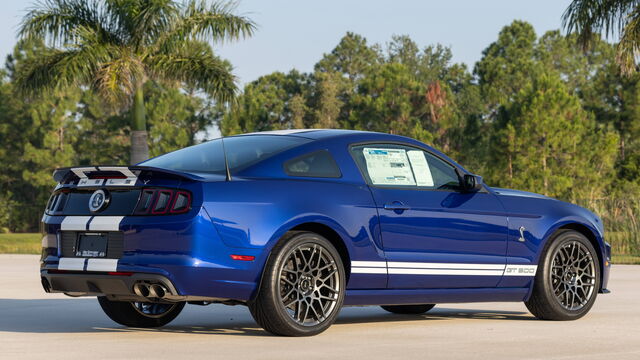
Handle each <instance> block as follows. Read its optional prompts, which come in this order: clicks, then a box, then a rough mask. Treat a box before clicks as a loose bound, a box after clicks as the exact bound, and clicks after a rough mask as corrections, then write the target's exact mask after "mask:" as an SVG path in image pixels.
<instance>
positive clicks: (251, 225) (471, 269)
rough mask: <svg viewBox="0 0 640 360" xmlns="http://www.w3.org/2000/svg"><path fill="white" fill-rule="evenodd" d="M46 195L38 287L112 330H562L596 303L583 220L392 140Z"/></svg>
mask: <svg viewBox="0 0 640 360" xmlns="http://www.w3.org/2000/svg"><path fill="white" fill-rule="evenodd" d="M54 178H55V180H56V181H57V182H58V185H57V186H56V188H55V190H54V191H53V194H52V196H51V199H50V201H49V203H48V204H47V208H46V210H45V214H44V216H43V218H42V222H43V233H44V237H43V255H42V263H41V278H42V285H43V287H44V289H45V291H47V292H63V293H66V294H68V295H71V296H98V301H99V303H100V305H101V307H102V309H103V310H104V311H105V313H106V314H107V315H108V316H109V317H110V318H111V319H113V320H114V321H116V322H118V323H120V324H123V325H126V326H134V327H153V326H162V325H165V324H167V323H168V322H170V321H171V320H173V319H174V318H175V317H176V316H177V315H178V314H179V313H180V311H181V310H182V308H183V307H184V306H185V304H187V303H188V304H199V305H204V304H208V303H223V304H230V305H234V304H244V305H247V306H248V308H249V310H250V311H251V314H252V315H253V317H254V318H255V320H256V321H257V322H258V324H259V325H261V326H262V327H263V328H264V329H266V330H267V331H269V332H271V333H274V334H280V335H289V336H302V335H313V334H317V333H319V332H321V331H323V330H325V329H326V328H328V327H329V326H330V325H331V324H332V323H333V321H334V320H335V319H336V317H337V315H338V313H339V311H340V309H341V307H342V306H343V305H381V306H382V307H383V308H384V309H385V310H387V311H390V312H393V313H402V314H418V313H424V312H426V311H429V310H430V309H431V308H433V306H434V304H436V303H451V302H476V301H524V302H525V304H526V305H527V307H528V308H529V310H530V311H531V312H532V313H533V314H534V315H535V316H536V317H538V318H540V319H551V320H572V319H577V318H580V317H582V316H583V315H585V314H586V313H587V312H588V311H589V309H590V308H591V307H592V305H593V303H594V301H595V299H596V295H597V294H598V293H599V292H600V293H602V292H607V290H606V285H607V280H608V277H609V269H610V263H609V261H610V259H609V257H610V246H609V245H608V244H607V243H606V242H605V241H604V239H603V226H602V221H601V220H600V218H598V216H596V215H594V214H593V213H591V212H590V211H588V210H585V209H583V208H581V207H578V206H576V205H572V204H569V203H565V202H562V201H558V200H555V199H551V198H548V197H545V196H542V195H537V194H533V193H528V192H523V191H515V190H507V189H497V188H492V187H489V186H487V185H485V184H483V183H482V179H481V177H479V176H476V175H473V174H471V173H469V172H468V171H466V170H465V169H464V168H463V167H461V166H460V165H458V164H457V163H456V162H454V161H453V160H451V159H450V158H448V157H447V156H446V155H444V154H442V153H440V152H439V151H437V150H435V149H433V148H431V147H430V146H427V145H425V144H423V143H421V142H418V141H416V140H413V139H409V138H406V137H402V136H395V135H389V134H380V133H371V132H358V131H346V130H290V131H275V132H263V133H254V134H245V135H239V136H232V137H226V138H223V139H217V140H212V141H209V142H206V143H203V144H200V145H196V146H192V147H188V148H185V149H182V150H178V151H175V152H172V153H168V154H165V155H162V156H159V157H156V158H153V159H150V160H147V161H144V162H142V163H140V164H138V165H136V166H131V167H118V166H88V167H76V168H64V169H58V170H56V171H55V172H54Z"/></svg>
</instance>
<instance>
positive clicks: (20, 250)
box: [0, 233, 42, 254]
mask: <svg viewBox="0 0 640 360" xmlns="http://www.w3.org/2000/svg"><path fill="white" fill-rule="evenodd" d="M41 249H42V235H40V234H38V233H23V234H0V254H40V252H41Z"/></svg>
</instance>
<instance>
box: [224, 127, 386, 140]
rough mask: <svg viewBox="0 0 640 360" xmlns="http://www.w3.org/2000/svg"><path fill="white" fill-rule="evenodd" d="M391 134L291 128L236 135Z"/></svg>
mask: <svg viewBox="0 0 640 360" xmlns="http://www.w3.org/2000/svg"><path fill="white" fill-rule="evenodd" d="M366 134H369V135H373V134H375V135H389V136H394V135H390V134H385V133H379V132H373V131H360V130H344V129H290V130H271V131H260V132H252V133H247V134H238V135H234V136H251V135H281V136H297V137H304V138H308V139H313V140H319V139H328V138H332V137H338V136H346V135H353V136H357V135H366Z"/></svg>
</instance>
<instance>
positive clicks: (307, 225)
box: [250, 219, 351, 301]
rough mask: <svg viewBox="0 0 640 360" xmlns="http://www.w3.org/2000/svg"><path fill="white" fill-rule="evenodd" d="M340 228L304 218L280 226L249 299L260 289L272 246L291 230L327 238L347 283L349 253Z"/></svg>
mask: <svg viewBox="0 0 640 360" xmlns="http://www.w3.org/2000/svg"><path fill="white" fill-rule="evenodd" d="M341 230H342V229H339V230H337V229H335V228H334V227H333V226H330V225H329V224H327V223H325V222H324V221H322V220H320V219H305V221H296V222H293V223H290V224H288V225H287V226H285V227H283V228H281V229H280V230H279V231H278V232H277V233H276V234H275V235H274V237H273V241H270V245H269V247H268V255H267V257H266V258H265V260H264V262H263V264H262V269H261V270H260V279H259V282H258V284H257V287H256V291H254V293H253V295H252V296H251V300H250V301H252V300H253V299H254V297H255V296H256V295H257V293H258V289H260V287H261V286H262V281H263V279H264V268H265V266H266V265H267V263H268V261H269V258H270V257H271V255H272V250H273V248H274V247H275V246H276V244H278V243H279V242H280V241H286V239H287V238H288V237H287V234H290V233H292V232H302V231H309V232H313V233H316V234H318V235H321V236H323V237H324V238H326V239H327V240H329V242H331V244H332V245H333V246H335V248H336V250H337V251H338V254H339V255H340V260H342V263H343V266H344V269H345V278H346V283H347V284H348V283H349V278H350V276H351V255H350V252H349V248H348V247H347V243H346V242H345V240H344V236H343V235H340V231H341Z"/></svg>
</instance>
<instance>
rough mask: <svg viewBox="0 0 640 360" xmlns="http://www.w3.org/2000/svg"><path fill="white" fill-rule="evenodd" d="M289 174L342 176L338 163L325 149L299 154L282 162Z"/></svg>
mask: <svg viewBox="0 0 640 360" xmlns="http://www.w3.org/2000/svg"><path fill="white" fill-rule="evenodd" d="M284 169H285V171H286V173H287V174H288V175H290V176H305V177H327V178H339V177H340V176H342V174H341V173H340V168H338V164H336V161H335V160H334V159H333V157H332V156H331V154H330V153H329V152H328V151H327V150H320V151H316V152H313V153H311V154H306V155H302V156H299V157H297V158H295V159H292V160H289V161H287V162H286V163H285V164H284Z"/></svg>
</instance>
